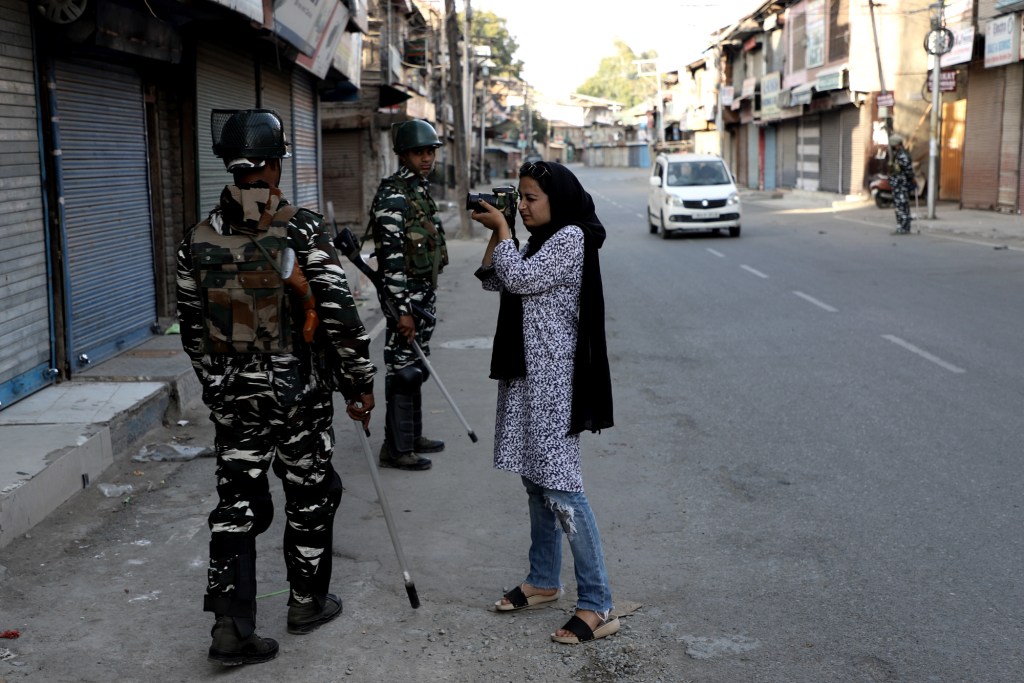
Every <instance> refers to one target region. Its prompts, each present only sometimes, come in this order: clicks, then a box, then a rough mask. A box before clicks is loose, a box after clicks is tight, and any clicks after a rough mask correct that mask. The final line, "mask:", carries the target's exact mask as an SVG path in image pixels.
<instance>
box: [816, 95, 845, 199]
mask: <svg viewBox="0 0 1024 683" xmlns="http://www.w3.org/2000/svg"><path fill="white" fill-rule="evenodd" d="M842 129H843V127H842V121H841V120H840V113H839V112H838V111H830V112H828V113H825V114H822V115H821V184H820V186H819V187H820V189H821V190H823V191H825V192H840V191H841V190H840V189H839V179H840V169H841V168H842V165H843V144H842Z"/></svg>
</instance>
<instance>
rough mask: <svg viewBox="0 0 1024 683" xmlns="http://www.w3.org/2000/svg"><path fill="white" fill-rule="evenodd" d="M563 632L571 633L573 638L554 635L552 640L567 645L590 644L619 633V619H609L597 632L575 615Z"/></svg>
mask: <svg viewBox="0 0 1024 683" xmlns="http://www.w3.org/2000/svg"><path fill="white" fill-rule="evenodd" d="M562 630H563V631H570V632H571V633H572V634H573V635H571V636H559V635H556V634H554V633H552V634H551V640H553V641H555V642H556V643H566V644H567V645H578V644H579V643H589V642H590V641H592V640H597V639H598V638H604V637H605V636H610V635H612V634H613V633H618V631H619V618H618V617H608V618H607V619H605V620H603V621H602V622H601V625H600V626H598V627H597V630H596V631H595V630H593V629H591V628H590V624H588V623H587V622H585V621H583V620H582V619H580V618H579V617H578V616H576V615H575V614H574V615H572V618H570V619H569V621H567V622H565V626H563V627H562Z"/></svg>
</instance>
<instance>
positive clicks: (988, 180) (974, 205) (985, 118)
mask: <svg viewBox="0 0 1024 683" xmlns="http://www.w3.org/2000/svg"><path fill="white" fill-rule="evenodd" d="M1004 78H1005V76H1004V72H1003V69H985V68H983V67H982V66H980V65H979V66H971V68H970V73H969V76H968V81H967V122H966V133H965V135H964V137H965V138H966V139H967V140H970V141H971V144H969V145H965V146H964V176H963V184H962V188H963V189H962V200H961V201H962V202H963V203H962V206H963V208H965V209H994V208H995V207H996V203H997V202H998V198H999V159H1000V158H1001V157H1002V150H1000V145H1001V143H1002V127H1003V81H1004Z"/></svg>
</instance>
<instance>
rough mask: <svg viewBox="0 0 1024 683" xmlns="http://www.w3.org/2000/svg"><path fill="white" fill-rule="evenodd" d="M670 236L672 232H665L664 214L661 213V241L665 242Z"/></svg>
mask: <svg viewBox="0 0 1024 683" xmlns="http://www.w3.org/2000/svg"><path fill="white" fill-rule="evenodd" d="M671 236H672V232H671V231H670V230H666V229H665V212H664V211H662V213H661V239H663V240H667V239H668V238H669V237H671Z"/></svg>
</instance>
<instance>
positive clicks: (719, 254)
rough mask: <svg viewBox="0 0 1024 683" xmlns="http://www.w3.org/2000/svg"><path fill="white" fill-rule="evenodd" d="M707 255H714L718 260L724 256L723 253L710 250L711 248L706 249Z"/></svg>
mask: <svg viewBox="0 0 1024 683" xmlns="http://www.w3.org/2000/svg"><path fill="white" fill-rule="evenodd" d="M708 253H709V254H714V255H715V256H717V257H718V258H725V254H723V253H722V252H720V251H715V250H714V249H711V248H708Z"/></svg>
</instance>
